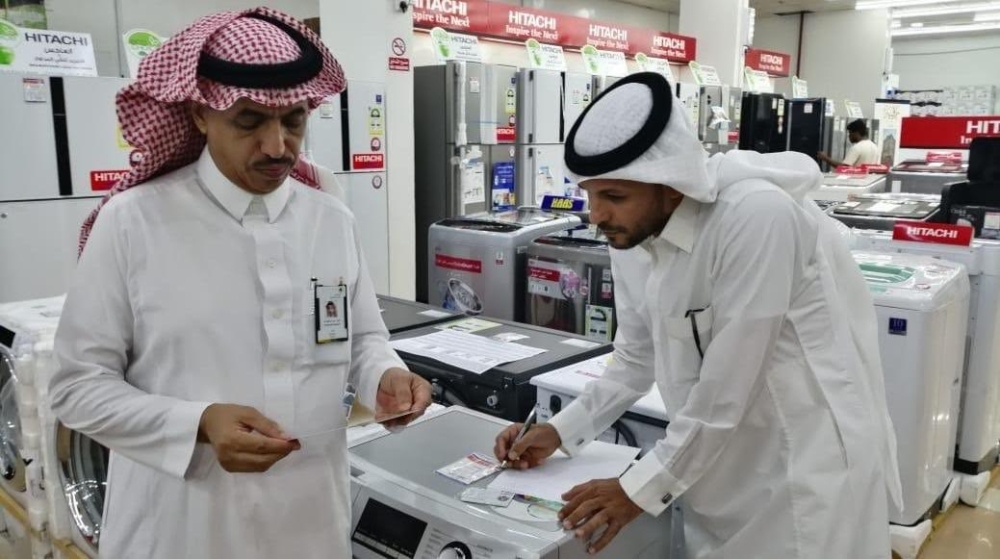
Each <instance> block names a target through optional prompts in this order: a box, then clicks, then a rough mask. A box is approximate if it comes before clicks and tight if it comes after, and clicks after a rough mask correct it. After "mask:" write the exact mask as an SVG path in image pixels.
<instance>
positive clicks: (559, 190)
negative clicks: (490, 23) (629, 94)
mask: <svg viewBox="0 0 1000 559" xmlns="http://www.w3.org/2000/svg"><path fill="white" fill-rule="evenodd" d="M592 90H593V78H592V76H590V75H588V74H581V73H575V72H556V71H550V70H531V69H522V70H520V72H519V74H518V79H517V91H518V95H517V98H518V104H517V123H518V126H517V160H516V162H515V167H516V169H517V180H516V187H517V192H516V199H517V203H518V204H520V205H525V206H538V205H541V203H542V199H543V198H544V197H545V195H546V194H553V195H556V196H580V195H581V194H582V193H581V191H580V190H579V188H578V187H577V186H576V185H574V184H571V183H570V182H569V179H567V178H566V171H565V168H564V166H563V155H564V150H563V142H564V141H565V140H566V136H567V135H568V134H569V131H570V128H571V127H572V126H573V123H574V122H576V120H577V118H579V117H580V115H581V114H583V111H584V109H586V107H587V104H589V101H590V100H591V99H592V95H593V91H592ZM585 99H587V102H585V101H584V100H585Z"/></svg>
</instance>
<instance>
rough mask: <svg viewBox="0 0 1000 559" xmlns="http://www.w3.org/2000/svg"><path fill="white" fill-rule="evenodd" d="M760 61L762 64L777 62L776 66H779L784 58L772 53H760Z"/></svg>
mask: <svg viewBox="0 0 1000 559" xmlns="http://www.w3.org/2000/svg"><path fill="white" fill-rule="evenodd" d="M760 61H761V62H763V63H764V64H777V65H778V66H781V65H782V64H784V62H785V59H784V58H781V57H780V56H775V55H773V54H762V55H760Z"/></svg>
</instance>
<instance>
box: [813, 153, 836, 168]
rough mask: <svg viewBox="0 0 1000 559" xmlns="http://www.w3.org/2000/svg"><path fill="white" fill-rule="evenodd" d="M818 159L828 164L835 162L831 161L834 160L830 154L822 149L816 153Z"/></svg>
mask: <svg viewBox="0 0 1000 559" xmlns="http://www.w3.org/2000/svg"><path fill="white" fill-rule="evenodd" d="M816 159H819V160H820V161H822V162H823V163H826V164H827V165H832V164H833V163H831V161H833V160H832V159H830V156H829V155H827V154H826V153H824V152H822V151H821V152H819V153H817V154H816Z"/></svg>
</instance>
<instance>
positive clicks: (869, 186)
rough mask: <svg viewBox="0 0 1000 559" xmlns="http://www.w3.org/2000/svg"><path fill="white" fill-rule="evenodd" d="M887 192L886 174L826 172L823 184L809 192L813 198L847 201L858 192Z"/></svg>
mask: <svg viewBox="0 0 1000 559" xmlns="http://www.w3.org/2000/svg"><path fill="white" fill-rule="evenodd" d="M879 192H885V175H838V174H837V173H826V174H824V175H823V184H821V185H820V187H819V188H818V189H816V190H814V191H812V192H810V193H809V196H810V198H812V199H813V200H824V201H831V202H846V201H847V200H849V199H850V198H851V197H852V196H855V195H858V194H874V193H879Z"/></svg>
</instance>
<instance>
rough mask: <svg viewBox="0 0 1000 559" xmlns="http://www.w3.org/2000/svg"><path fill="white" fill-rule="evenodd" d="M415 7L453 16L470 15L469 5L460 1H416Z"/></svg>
mask: <svg viewBox="0 0 1000 559" xmlns="http://www.w3.org/2000/svg"><path fill="white" fill-rule="evenodd" d="M413 6H414V7H415V8H417V9H418V10H430V11H432V12H442V13H446V14H451V15H458V16H467V15H469V5H468V4H466V3H465V2H462V1H460V0H414V2H413Z"/></svg>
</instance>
